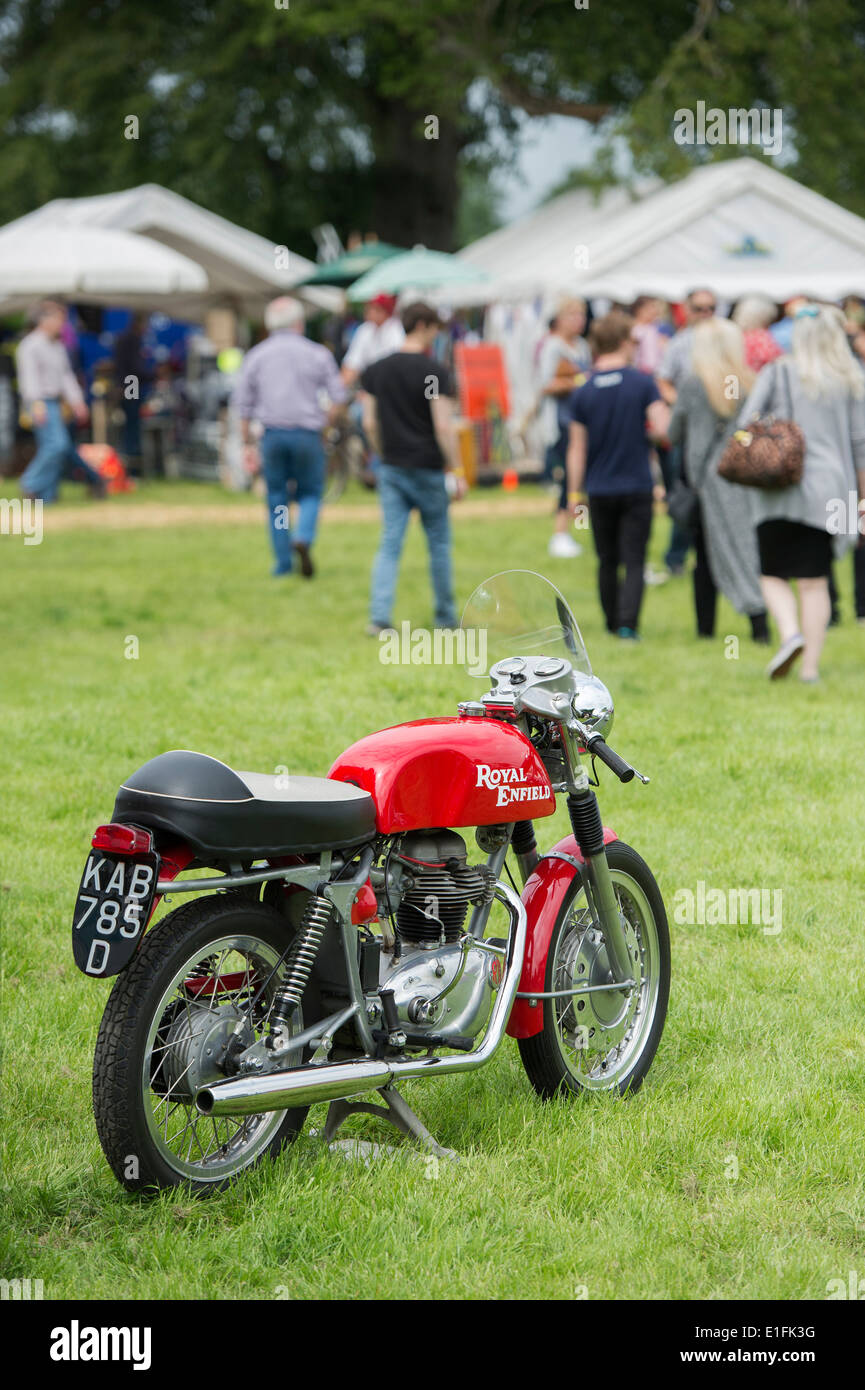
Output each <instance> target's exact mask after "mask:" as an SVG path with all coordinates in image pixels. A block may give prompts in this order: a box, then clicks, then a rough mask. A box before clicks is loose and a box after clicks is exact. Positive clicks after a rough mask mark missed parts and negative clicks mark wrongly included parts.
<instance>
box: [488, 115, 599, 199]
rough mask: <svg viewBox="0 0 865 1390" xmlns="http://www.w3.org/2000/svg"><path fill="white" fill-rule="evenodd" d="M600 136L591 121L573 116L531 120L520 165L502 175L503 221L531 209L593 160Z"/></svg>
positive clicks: (527, 124)
mask: <svg viewBox="0 0 865 1390" xmlns="http://www.w3.org/2000/svg"><path fill="white" fill-rule="evenodd" d="M596 139H597V137H596V136H595V134H594V132H593V130H592V128H591V126H590V125H589V124H588V122H586V121H578V120H575V119H574V118H573V117H571V116H540V117H537V116H536V117H534V118H532V119H531V120H528V119H527V120H526V121H525V123H524V126H523V134H522V138H521V143H520V151H519V155H518V157H517V163H516V167H515V168H514V169H513V170H512V171H510V172H509V173H508V174H505V175H503V176H502V178H501V185H502V189H503V194H504V196H503V198H502V203H501V212H502V217H503V220H504V221H505V222H510V221H512V219H513V218H515V217H521V216H522V215H523V213H525V212H531V210H532V208H534V207H537V205H538V203H539V202H540V201H541V200H542V198H544V197H545V196H546V194H547V193H549V191H550V189H552V188H554V187H555V185H556V184H557V183H560V182H561V180H562V179H563V178H564V176H565V175H566V174H568V173H570V171H571V169H574V168H576V167H577V166H578V165H583V164H588V163H590V161H591V158H592V155H593V153H594V148H595V144H596Z"/></svg>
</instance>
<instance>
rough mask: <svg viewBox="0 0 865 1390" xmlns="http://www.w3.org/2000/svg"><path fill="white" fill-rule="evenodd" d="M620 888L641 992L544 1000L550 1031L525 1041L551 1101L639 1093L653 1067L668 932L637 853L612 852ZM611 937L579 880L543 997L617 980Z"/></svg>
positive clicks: (553, 948)
mask: <svg viewBox="0 0 865 1390" xmlns="http://www.w3.org/2000/svg"><path fill="white" fill-rule="evenodd" d="M607 862H608V863H609V866H610V875H611V877H612V880H613V890H614V892H615V895H616V901H617V903H618V905H619V911H620V912H621V914H622V917H623V919H624V926H625V938H626V941H627V944H628V953H629V955H630V957H631V961H632V963H633V971H634V974H633V978H634V979H635V980H636V982H637V983H636V985H635V986H633V987H632V988H631V989H629V990H626V991H625V992H622V991H618V990H617V991H612V990H611V991H606V990H598V991H593V992H591V993H587V994H582V995H579V994H577V995H571V996H568V995H566V994H564V993H563V994H561V995H560V997H558V998H554V999H543V1000H542V1001H541V1006H542V1008H543V1027H542V1029H541V1031H540V1032H539V1033H536V1034H535V1035H534V1036H533V1037H531V1038H521V1039H520V1040H519V1049H520V1056H521V1058H522V1062H523V1066H524V1067H525V1069H526V1072H527V1074H528V1077H529V1080H530V1081H531V1083H532V1085H533V1086H534V1088H535V1090H536V1091H537V1092H538V1094H539V1095H541V1096H543V1097H544V1099H549V1098H551V1097H552V1096H555V1095H559V1094H581V1093H583V1092H585V1091H613V1090H615V1091H618V1092H619V1093H620V1094H621V1095H624V1094H625V1093H626V1092H630V1091H635V1090H636V1089H637V1087H638V1086H639V1085H640V1084H641V1082H642V1080H643V1078H644V1077H645V1075H646V1073H647V1071H648V1070H649V1067H650V1066H651V1065H652V1061H653V1059H654V1056H655V1053H656V1051H657V1049H658V1043H659V1042H660V1040H661V1033H662V1032H663V1030H664V1020H665V1018H666V1016H667V1001H668V998H669V994H670V932H669V928H668V926H667V914H666V912H665V910H664V903H663V899H662V898H661V893H660V889H659V888H658V885H657V883H656V882H655V878H654V876H653V874H652V871H651V869H650V868H649V866H648V864H647V863H646V862H645V860H643V859H641V858H640V856H639V854H637V852H636V850H633V849H631V847H630V845H625V844H622V842H621V841H619V840H614V841H613V842H612V843H611V844H609V845H607ZM611 978H612V977H611V975H610V970H609V961H608V959H607V949H606V945H605V943H604V938H603V934H602V933H601V931H600V930H599V928H598V926H597V924H596V922H595V921H594V920H593V918H592V914H591V912H590V910H589V906H588V902H587V899H586V890H585V886H584V884H583V882H582V880H581V878H580V876H579V875H575V876H574V879H573V882H572V884H571V886H570V888H569V889H568V892H567V893H566V895H565V899H564V902H563V903H562V906H561V909H560V911H559V915H558V918H557V919H556V924H555V926H554V928H553V934H552V937H551V939H550V948H549V952H548V954H547V970H546V978H545V981H544V991H545V992H546V993H553V992H555V991H563V992H564V991H567V990H569V989H578V988H579V987H580V986H582V985H598V984H605V983H606V982H607V981H608V980H609V979H611Z"/></svg>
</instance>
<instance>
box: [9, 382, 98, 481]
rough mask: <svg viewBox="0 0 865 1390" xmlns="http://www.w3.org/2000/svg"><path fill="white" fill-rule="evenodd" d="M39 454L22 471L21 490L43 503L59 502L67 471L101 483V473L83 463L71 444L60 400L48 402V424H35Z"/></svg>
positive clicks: (46, 422)
mask: <svg viewBox="0 0 865 1390" xmlns="http://www.w3.org/2000/svg"><path fill="white" fill-rule="evenodd" d="M33 433H34V434H35V436H36V453H35V454H34V455H33V457H32V459H31V460H30V462H29V463H28V465H27V467H26V468H25V470H24V472H23V473H22V474H21V491H22V492H29V493H30V494H31V496H33V497H41V498H42V500H43V502H56V500H57V493H58V491H59V489H60V479H61V478H62V477H63V474H64V472H69V473H74V474H75V475H76V476H77V475H81V476H82V477H83V480H84V482H86V483H89V484H90V485H91V486H99V485H101V483H102V479H101V478H100V476H99V474H98V473H96V472H94V470H93V469H92V468H91V467H90V466H89V465H88V464H86V463H85V462H84V460H83V458H82V457H81V455H80V454H79V453H78V451H77V449H76V448H75V445H74V444H73V443H72V436H71V435H70V433H69V430H68V429H67V427H66V424H65V422H64V420H63V414H62V411H61V408H60V402H59V401H46V402H45V423H44V424H42V425H36V424H34V426H33Z"/></svg>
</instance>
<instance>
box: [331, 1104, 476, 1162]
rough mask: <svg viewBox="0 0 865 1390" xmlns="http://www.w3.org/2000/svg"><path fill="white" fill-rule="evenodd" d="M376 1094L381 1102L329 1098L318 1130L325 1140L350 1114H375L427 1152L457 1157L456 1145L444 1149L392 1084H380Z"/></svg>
mask: <svg viewBox="0 0 865 1390" xmlns="http://www.w3.org/2000/svg"><path fill="white" fill-rule="evenodd" d="M379 1095H380V1096H381V1097H382V1098H383V1100H384V1102H385V1104H384V1105H372V1104H371V1103H370V1102H369V1101H365V1100H355V1101H348V1100H332V1101H331V1102H330V1106H329V1107H328V1112H327V1119H326V1120H325V1123H324V1128H323V1129H322V1131H321V1138H322V1139H323V1140H324V1142H325V1143H326V1144H329V1143H330V1141H331V1140H332V1139H333V1137H334V1135H335V1134H336V1132H337V1130H338V1129H339V1128H340V1126H341V1125H342V1124H344V1123H345V1121H346V1120H347V1119H348V1118H349V1116H350V1115H378V1116H379V1118H380V1119H383V1120H387V1121H388V1122H389V1123H390V1124H392V1125H394V1126H395V1127H396V1128H397V1129H398V1130H400V1132H401V1133H402V1134H407V1135H408V1137H409V1138H410V1139H416V1140H417V1142H418V1144H419V1145H420V1146H421V1148H423V1149H426V1151H427V1153H431V1154H435V1156H436V1158H449V1159H452V1160H453V1161H454V1162H457V1161H458V1160H459V1154H458V1153H457V1152H456V1150H455V1149H445V1148H443V1147H442V1145H441V1144H438V1143H436V1141H435V1139H433V1137H432V1135H431V1134H430V1132H429V1130H428V1129H427V1127H426V1125H425V1124H424V1123H423V1122H422V1120H420V1118H419V1117H418V1116H417V1115H416V1114H415V1112H414V1111H413V1110H412V1108H411V1106H410V1105H409V1104H408V1102H407V1101H406V1100H404V1099H403V1097H402V1096H401V1095H400V1093H399V1091H398V1090H397V1089H396V1087H395V1086H383V1087H382V1088H381V1089H380V1090H379Z"/></svg>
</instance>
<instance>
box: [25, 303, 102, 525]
mask: <svg viewBox="0 0 865 1390" xmlns="http://www.w3.org/2000/svg"><path fill="white" fill-rule="evenodd" d="M65 323H66V310H65V308H64V306H63V305H62V304H56V303H55V302H54V301H53V300H45V301H44V303H42V304H41V305H40V306H39V309H38V310H37V319H36V327H35V328H34V329H33V331H32V332H31V333H28V334H27V336H26V338H23V339H22V340H21V342H20V343H19V345H18V351H17V354H16V359H17V364H18V387H19V391H20V394H21V400H22V402H23V404H24V407H25V409H26V410H27V411H28V413H29V415H30V418H31V420H32V421H33V433H34V434H35V436H36V453H35V454H34V456H33V458H32V459H31V461H30V463H29V464H28V465H27V467H26V468H25V470H24V472H23V474H22V475H21V491H22V492H23V494H24V496H25V497H33V498H41V500H42V501H43V502H55V501H56V500H57V494H58V492H59V490H60V479H61V478H62V477H63V475H64V473H66V474H68V475H69V476H70V477H75V478H79V479H81V480H83V481H84V482H85V483H86V484H87V485H88V487H89V488H90V490H91V492H92V493H93V494H94V495H95V496H98V497H102V496H104V494H105V483H104V481H103V479H102V478H101V477H100V476H99V474H98V473H97V472H96V471H95V470H94V469H92V468H90V466H89V465H88V464H86V463H85V462H84V460H83V458H82V457H81V455H80V454H79V453H78V451H77V449H76V448H75V445H74V444H73V442H72V436H71V435H70V433H69V430H68V428H67V425H66V421H65V420H64V419H63V404H62V403H63V401H66V402H67V404H68V405H70V406H71V408H72V410H73V411H74V412H75V416H76V418H77V419H78V420H79V422H81V423H82V424H83V422H84V421H85V420H86V419H87V416H88V410H87V406H86V404H85V402H84V396H83V394H82V391H81V387H80V386H79V384H78V380H77V378H76V376H75V373H74V372H73V370H72V364H71V363H70V361H69V354H68V353H67V351H66V348H65V346H64V344H63V341H62V337H61V335H62V333H63V328H64V325H65Z"/></svg>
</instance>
